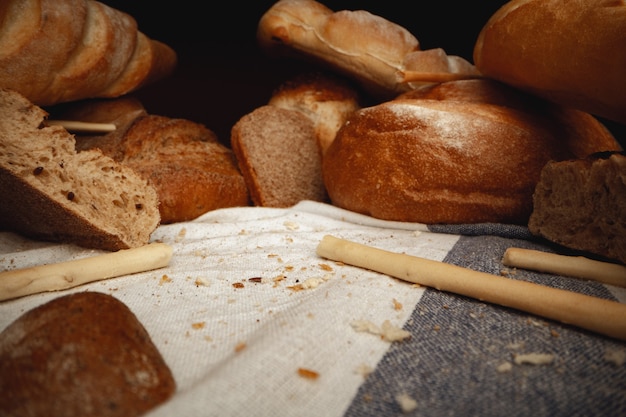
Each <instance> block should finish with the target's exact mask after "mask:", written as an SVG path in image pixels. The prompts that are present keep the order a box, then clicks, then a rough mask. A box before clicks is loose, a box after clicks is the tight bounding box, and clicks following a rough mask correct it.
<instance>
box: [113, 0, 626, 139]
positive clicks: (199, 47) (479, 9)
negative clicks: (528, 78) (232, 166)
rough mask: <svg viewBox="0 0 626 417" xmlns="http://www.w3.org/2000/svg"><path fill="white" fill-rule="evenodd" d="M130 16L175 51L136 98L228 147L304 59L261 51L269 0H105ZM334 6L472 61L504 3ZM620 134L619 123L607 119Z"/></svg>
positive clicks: (390, 0) (349, 2) (384, 0)
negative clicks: (174, 59)
mask: <svg viewBox="0 0 626 417" xmlns="http://www.w3.org/2000/svg"><path fill="white" fill-rule="evenodd" d="M102 1H103V2H104V3H106V4H108V5H110V6H112V7H115V8H117V9H119V10H122V11H125V12H127V13H129V14H131V15H132V16H133V17H134V18H135V19H136V20H137V23H138V26H139V30H141V31H142V32H144V33H145V34H146V35H148V36H150V37H152V38H154V39H157V40H160V41H162V42H165V43H166V44H168V45H170V46H171V47H172V48H174V49H175V50H176V52H177V53H178V58H179V64H178V68H177V69H176V71H175V73H174V74H173V75H172V76H171V77H168V78H167V79H165V80H162V81H160V82H158V83H156V84H154V85H152V86H150V87H146V88H144V89H142V90H140V91H139V92H137V93H136V95H137V96H138V97H139V98H140V99H141V100H142V102H143V103H144V105H145V106H146V108H147V110H148V111H149V112H150V113H152V114H159V115H163V116H169V117H182V118H187V119H190V120H194V121H197V122H200V123H203V124H205V125H206V126H207V127H209V128H210V129H212V130H213V131H214V132H215V133H216V134H217V135H218V137H219V138H220V140H221V141H222V142H224V143H225V144H228V143H229V134H230V133H229V132H230V128H231V126H232V125H233V124H234V123H235V122H236V120H237V119H238V118H239V117H241V116H243V115H244V114H246V113H248V112H249V111H251V110H253V109H254V108H256V107H258V106H260V105H262V104H265V103H266V102H267V100H268V98H269V96H270V94H271V92H272V90H273V89H274V88H275V87H277V86H278V84H280V83H281V82H282V81H284V80H285V79H286V78H287V77H289V76H290V75H293V74H295V73H297V72H301V71H304V70H307V69H309V68H310V67H309V66H307V64H304V63H302V62H299V61H294V60H289V59H284V60H277V59H276V58H271V57H268V56H266V55H265V54H264V53H263V52H262V51H260V50H259V48H258V46H257V43H256V28H257V24H258V21H259V19H260V17H261V16H262V14H263V13H264V12H265V11H266V10H268V9H269V8H270V7H271V5H272V4H273V3H274V0H258V1H255V0H252V1H250V2H246V3H244V2H241V1H228V0H226V1H220V2H204V1H193V0H177V1H169V2H155V1H146V0H136V1H128V0H102ZM321 3H323V4H324V5H326V6H327V7H329V8H330V9H332V10H344V9H347V10H357V9H363V10H367V11H369V12H371V13H373V14H376V15H379V16H382V17H384V18H386V19H388V20H391V21H393V22H395V23H397V24H400V25H401V26H404V27H405V28H407V29H408V30H409V31H410V32H411V33H413V35H414V36H415V37H416V38H417V39H418V40H419V41H420V44H421V47H422V49H430V48H443V49H444V50H445V51H446V52H447V53H448V54H451V55H459V56H462V57H463V58H465V59H467V60H469V61H470V62H472V51H473V48H474V43H475V41H476V38H477V36H478V33H479V32H480V30H481V29H482V27H483V26H484V24H485V23H486V22H487V20H488V19H489V17H490V16H491V15H492V14H493V13H494V12H495V11H496V10H498V8H500V7H501V6H502V5H503V4H505V3H506V1H505V0H479V1H467V0H448V1H412V2H411V1H406V0H405V1H401V0H379V1H356V0H344V1H339V0H327V1H321ZM604 122H605V123H607V125H608V126H609V128H611V129H612V130H613V131H614V132H615V133H616V135H619V137H620V138H624V136H623V131H624V126H619V125H616V124H613V123H610V122H607V121H604Z"/></svg>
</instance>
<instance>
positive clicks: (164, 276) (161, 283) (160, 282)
mask: <svg viewBox="0 0 626 417" xmlns="http://www.w3.org/2000/svg"><path fill="white" fill-rule="evenodd" d="M167 282H172V279H171V278H170V277H168V276H167V275H163V276H162V277H161V281H159V285H163V284H165V283H167Z"/></svg>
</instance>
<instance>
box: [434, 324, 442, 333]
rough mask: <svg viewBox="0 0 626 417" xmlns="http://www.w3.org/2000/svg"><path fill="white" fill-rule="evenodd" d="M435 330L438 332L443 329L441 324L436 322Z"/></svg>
mask: <svg viewBox="0 0 626 417" xmlns="http://www.w3.org/2000/svg"><path fill="white" fill-rule="evenodd" d="M433 330H434V331H436V332H438V331H439V330H441V326H440V325H438V324H435V325H434V326H433Z"/></svg>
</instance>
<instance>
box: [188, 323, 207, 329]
mask: <svg viewBox="0 0 626 417" xmlns="http://www.w3.org/2000/svg"><path fill="white" fill-rule="evenodd" d="M204 326H206V322H204V321H199V322H197V323H191V328H192V329H194V330H199V329H203V328H204Z"/></svg>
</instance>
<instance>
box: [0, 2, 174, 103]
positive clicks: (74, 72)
mask: <svg viewBox="0 0 626 417" xmlns="http://www.w3.org/2000/svg"><path fill="white" fill-rule="evenodd" d="M176 64H177V55H176V53H175V51H174V50H173V49H172V48H170V47H169V46H167V45H166V44H164V43H162V42H159V41H156V40H153V39H150V38H148V37H147V36H146V35H145V34H143V33H142V32H140V31H139V30H138V27H137V22H136V21H135V19H134V18H133V17H132V16H130V15H128V14H126V13H124V12H121V11H119V10H117V9H114V8H112V7H109V6H107V5H105V4H103V3H100V2H98V1H94V0H27V1H25V0H4V1H2V2H1V3H0V68H2V71H0V88H11V89H13V90H16V91H18V92H20V93H21V94H22V95H24V96H25V97H26V98H28V99H29V100H30V101H31V102H33V103H34V104H36V105H39V106H47V105H52V104H56V103H62V102H68V101H74V100H80V99H85V98H92V97H117V96H121V95H124V94H126V93H129V92H131V91H133V90H136V89H138V88H140V87H142V86H144V85H146V84H148V83H151V82H153V81H155V80H158V79H161V78H164V77H166V76H168V75H169V74H170V73H171V72H172V71H173V70H174V68H175V67H176Z"/></svg>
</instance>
